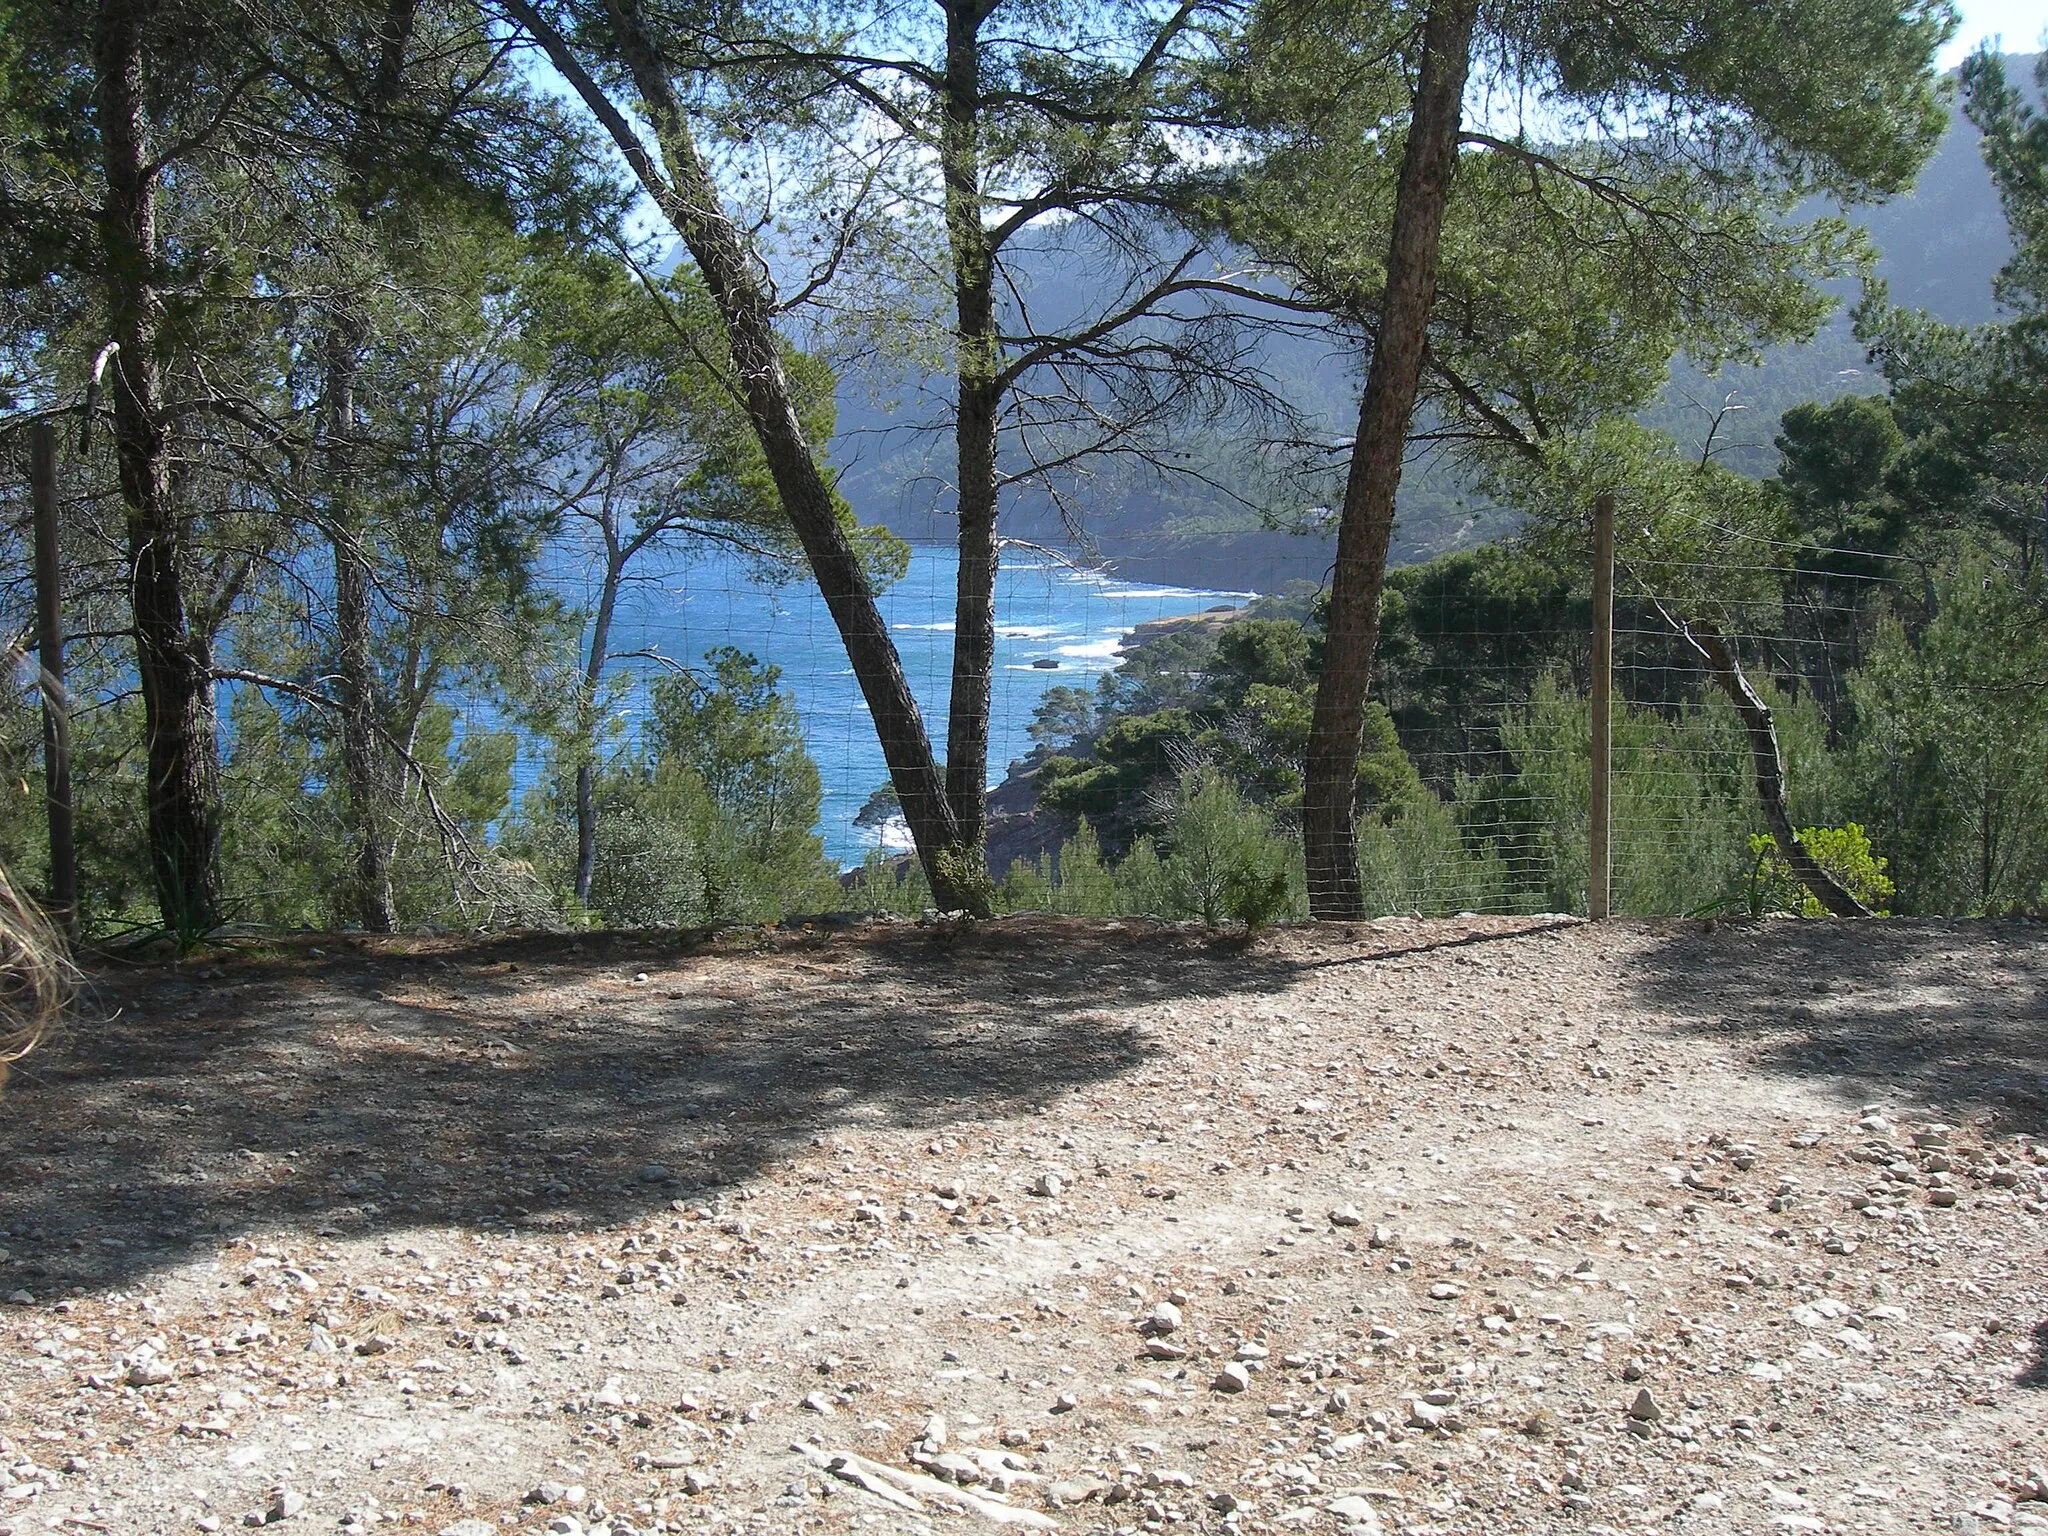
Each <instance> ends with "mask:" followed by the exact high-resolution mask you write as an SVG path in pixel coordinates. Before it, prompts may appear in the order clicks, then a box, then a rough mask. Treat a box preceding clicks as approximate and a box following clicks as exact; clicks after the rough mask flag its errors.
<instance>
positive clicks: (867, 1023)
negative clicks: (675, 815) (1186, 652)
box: [0, 920, 1295, 1297]
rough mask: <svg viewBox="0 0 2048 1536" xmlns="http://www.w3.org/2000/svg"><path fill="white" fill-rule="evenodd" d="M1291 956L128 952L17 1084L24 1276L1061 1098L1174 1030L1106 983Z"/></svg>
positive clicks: (27, 1284) (475, 1212)
mask: <svg viewBox="0 0 2048 1536" xmlns="http://www.w3.org/2000/svg"><path fill="white" fill-rule="evenodd" d="M323 951H324V952H323ZM408 951H410V952H408ZM1294 974H1295V968H1294V967H1293V966H1292V965H1291V964H1290V963H1288V962H1286V961H1284V960H1281V959H1279V958H1277V957H1274V956H1271V955H1265V956H1262V955H1259V954H1257V953H1255V952H1252V953H1248V952H1246V951H1245V950H1244V949H1243V948H1241V947H1234V946H1224V945H1217V944H1214V943H1209V942H1205V941H1204V940H1203V938H1202V937H1201V936H1200V935H1198V934H1190V933H1186V932H1182V931H1177V930H1175V929H1173V928H1171V927H1168V926H1165V925H1154V924H1145V923H1119V924H1102V923H1092V924H1085V925H1084V924H1077V923H1064V922H1060V921H1059V920H1045V921H1042V922H1037V923H1031V922H1024V923H1017V922H1011V923H1004V924H999V925H995V926H992V927H984V928H979V929H976V930H974V931H972V932H971V933H955V932H951V931H948V930H944V929H940V930H936V931H927V930H921V929H905V928H890V927H886V926H873V927H867V928H863V929H861V930H859V931H857V932H854V933H850V934H839V935H835V936H832V937H829V938H827V937H822V936H818V935H814V934H805V933H796V934H776V935H764V934H763V933H762V932H761V931H760V930H745V931H740V932H733V933H727V934H724V935H709V936H707V935H698V936H694V937H685V938H680V939H679V938H676V937H673V936H669V937H662V936H655V935H598V936H589V937H586V938H584V939H582V940H580V941H579V940H573V939H570V938H567V937H537V936H519V937H507V938H502V939H485V940H435V941H407V940H392V941H378V942H377V943H375V944H366V943H362V942H361V941H356V943H355V944H354V945H353V946H351V945H350V944H349V943H347V942H345V941H343V942H337V941H335V940H331V939H330V940H323V939H307V940H294V941H291V942H289V943H271V944H268V945H251V946H246V947H243V948H241V949H239V950H236V951H234V952H230V953H226V954H223V955H220V956H217V957H214V958H212V959H209V960H206V961H202V962H198V963H188V964H187V965H185V966H183V967H180V968H175V969H174V968H168V967H166V968H149V969H142V970H136V971H128V972H115V971H111V970H101V971H100V972H98V973H97V974H96V975H95V977H94V980H93V988H92V991H91V993H90V994H89V996H88V998H87V999H86V1000H85V1003H84V1006H83V1007H82V1008H81V1009H80V1010H79V1011H78V1013H77V1014H76V1016H75V1017H74V1018H73V1020H72V1022H71V1023H70V1025H69V1026H68V1027H67V1029H66V1030H64V1031H63V1032H62V1034H61V1035H60V1036H59V1037H58V1038H57V1039H55V1040H53V1041H52V1042H51V1044H50V1045H49V1047H48V1048H47V1049H45V1050H44V1051H43V1052H41V1053H39V1054H38V1055H37V1056H35V1057H32V1058H31V1059H30V1060H29V1061H28V1062H25V1063H23V1069H22V1070H21V1071H19V1072H18V1074H17V1076H16V1077H15V1078H14V1080H13V1082H12V1083H11V1085H10V1089H9V1093H8V1096H7V1098H6V1100H5V1101H4V1103H0V1252H5V1253H6V1254H7V1255H8V1257H7V1260H6V1262H4V1263H0V1295H4V1294H6V1293H8V1292H11V1291H13V1290H15V1289H16V1288H17V1287H21V1288H27V1289H29V1290H30V1291H31V1292H32V1293H33V1294H35V1295H37V1296H38V1297H44V1296H47V1295H48V1294H50V1293H53V1292H57V1291H62V1290H67V1289H73V1288H85V1287H105V1286H113V1285H120V1284H123V1283H126V1282H130V1281H132V1280H135V1279H137V1278H140V1277H143V1276H146V1275H148V1274H150V1273H152V1272H154V1271H157V1270H160V1269H162V1268H164V1267H166V1266H168V1265H170V1264H173V1263H176V1262H178V1261H179V1260H180V1259H181V1258H182V1257H183V1255H184V1253H185V1251H186V1250H187V1249H188V1248H189V1247H190V1246H191V1245H193V1244H196V1243H201V1242H205V1243H215V1242H218V1241H220V1240H221V1239H222V1238H223V1237H224V1236H230V1235H243V1234H260V1233H264V1232H270V1231H285V1230H291V1231H295V1232H298V1233H301V1234H319V1235H326V1236H334V1237H340V1236H358V1235H363V1234H374V1233H376V1232H378V1231H380V1230H386V1231H389V1230H398V1229H401V1228H405V1227H408V1226H413V1225H416V1224H437V1223H457V1224H467V1225H474V1226H482V1227H494V1228H504V1227H524V1228H528V1229H534V1228H539V1229H543V1230H544V1229H546V1228H549V1227H586V1226H603V1225H610V1224H615V1223H622V1222H627V1221H632V1220H636V1219H644V1218H645V1217H646V1215H647V1214H648V1213H650V1212H652V1211H654V1210H657V1209H665V1208H667V1207H668V1206H669V1204H670V1203H671V1202H674V1201H684V1202H696V1201H699V1200H709V1199H711V1198H713V1197H714V1196H715V1195H717V1194H719V1193H721V1192H725V1191H729V1190H731V1189H733V1188H734V1187H735V1186H738V1185H741V1184H744V1183H745V1181H747V1180H748V1179H749V1178H751V1177H753V1176H755V1175H756V1174H758V1173H759V1172H761V1171H762V1169H763V1168H764V1167H766V1166H767V1165H768V1164H770V1163H771V1162H772V1161H773V1160H775V1159H776V1158H778V1157H779V1156H782V1155H784V1154H786V1153H787V1152H788V1151H789V1150H790V1149H792V1148H793V1147H794V1146H796V1145H798V1144H800V1143H807V1142H809V1141H810V1140H811V1139H813V1138H816V1137H829V1136H830V1135H832V1134H833V1133H834V1132H836V1131H840V1130H847V1129H851V1128H855V1127H888V1126H899V1127H900V1126H921V1125H927V1124H938V1123H941V1122H958V1121H963V1120H974V1119H981V1118H996V1117H1002V1116H1007V1115H1011V1114H1015V1113H1020V1112H1028V1111H1030V1110H1032V1109H1034V1108H1038V1107H1043V1106H1048V1105H1050V1104H1051V1103H1052V1102H1053V1101H1054V1100H1056V1099H1057V1098H1058V1097H1059V1096H1060V1095H1062V1094H1065V1093H1068V1092H1070V1091H1074V1090H1079V1089H1086V1088H1089V1087H1092V1086H1098V1085H1102V1084H1105V1083H1107V1082H1110V1081H1112V1080H1114V1079H1116V1078H1118V1077H1119V1076H1120V1075H1123V1074H1126V1073H1130V1072H1132V1071H1134V1070H1136V1069H1139V1068H1141V1067H1143V1066H1145V1065H1146V1064H1147V1063H1148V1061H1149V1060H1150V1058H1151V1054H1152V1052H1153V1050H1154V1047H1153V1046H1152V1045H1150V1044H1149V1043H1148V1042H1147V1041H1146V1039H1145V1038H1144V1037H1143V1035H1142V1034H1141V1033H1140V1032H1139V1031H1137V1030H1136V1029H1134V1028H1132V1027H1131V1026H1130V1025H1129V1024H1127V1023H1125V1022H1122V1021H1119V1020H1117V1019H1115V1018H1113V1017H1111V1016H1109V1015H1107V1014H1105V1013H1102V1012H1099V1011H1098V1010H1099V1009H1102V1008H1105V1007H1117V1006H1128V1005H1131V1004H1133V1003H1136V1002H1143V1001H1146V1000H1153V999H1158V1000H1165V999H1173V998H1182V997H1193V996H1215V995H1216V994H1218V993H1222V992H1243V991H1246V990H1255V989H1260V988H1277V987H1281V986H1284V985H1286V984H1287V982H1288V981H1289V980H1291V979H1292V977H1293V975H1294ZM637 976H644V977H645V978H646V979H645V980H635V978H636V977H637Z"/></svg>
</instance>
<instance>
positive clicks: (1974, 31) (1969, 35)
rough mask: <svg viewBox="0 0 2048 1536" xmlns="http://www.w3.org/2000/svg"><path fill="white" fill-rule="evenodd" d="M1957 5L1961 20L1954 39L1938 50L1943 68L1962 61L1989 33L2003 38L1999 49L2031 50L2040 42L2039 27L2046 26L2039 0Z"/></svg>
mask: <svg viewBox="0 0 2048 1536" xmlns="http://www.w3.org/2000/svg"><path fill="white" fill-rule="evenodd" d="M1957 8H1958V9H1959V10H1961V11H1962V13H1963V24H1962V26H1961V27H1960V28H1958V29H1957V31H1956V35H1955V41H1954V42H1952V43H1950V44H1949V45H1948V47H1947V48H1945V49H1943V50H1942V54H1941V67H1942V68H1943V69H1948V68H1950V67H1952V66H1953V65H1957V64H1960V63H1962V61H1963V60H1964V59H1966V58H1967V57H1969V55H1970V54H1971V53H1972V52H1973V51H1974V50H1975V49H1976V47H1977V45H1978V44H1979V43H1981V42H1982V41H1983V40H1984V39H1985V38H1987V37H1989V36H1991V35H1992V34H1993V33H1997V34H1999V35H2000V36H2001V37H2002V38H2003V39H2004V42H2003V45H2002V51H2003V52H2005V53H2032V52H2034V50H2035V49H2036V48H2038V47H2039V46H2040V44H2041V33H2042V30H2043V28H2044V27H2048V14H2044V13H2043V10H2042V6H2041V0H1961V3H1960V5H1959V6H1958V7H1957Z"/></svg>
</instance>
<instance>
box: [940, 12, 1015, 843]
mask: <svg viewBox="0 0 2048 1536" xmlns="http://www.w3.org/2000/svg"><path fill="white" fill-rule="evenodd" d="M986 16H987V10H986V8H985V7H984V5H983V4H982V0H948V4H947V6H946V99H945V114H946V115H945V125H944V129H943V134H944V137H943V140H942V143H941V146H940V159H941V166H940V170H941V174H942V176H943V178H944V182H945V204H946V238H947V242H948V244H949V245H950V247H951V250H952V257H953V293H954V303H955V306H956V327H957V328H956V332H955V336H954V348H955V362H954V368H955V375H956V381H957V385H958V392H959V393H958V407H957V416H956V420H955V422H954V433H955V447H956V450H957V466H958V468H957V476H958V485H957V490H956V501H957V506H958V512H959V518H960V531H959V545H960V564H959V572H958V575H957V577H956V580H955V587H954V605H953V686H952V695H951V702H950V706H949V708H948V711H947V719H946V798H947V801H948V802H949V803H950V804H951V806H952V808H953V819H954V821H955V822H956V823H957V824H958V826H959V838H960V844H961V846H962V847H963V848H964V849H967V850H969V851H970V852H971V854H972V856H973V857H974V858H976V859H977V860H979V861H980V862H981V864H982V865H983V867H984V868H985V867H986V862H987V861H986V851H985V850H986V838H987V824H988V737H989V704H990V695H991V691H992V688H993V684H994V678H995V655H996V598H995V585H996V567H997V563H998V557H997V545H996V433H997V423H998V420H999V417H1000V413H1001V410H1002V395H1003V390H1002V385H1001V383H1000V382H999V379H998V367H997V352H998V348H999V343H998V341H997V336H996V313H995V253H994V250H993V249H992V248H991V242H990V237H989V233H988V230H987V227H986V226H985V225H984V223H983V222H982V199H981V173H982V168H981V39H980V30H981V24H982V22H983V20H984V19H986Z"/></svg>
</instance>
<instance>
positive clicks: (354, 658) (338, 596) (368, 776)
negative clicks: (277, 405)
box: [325, 318, 397, 933]
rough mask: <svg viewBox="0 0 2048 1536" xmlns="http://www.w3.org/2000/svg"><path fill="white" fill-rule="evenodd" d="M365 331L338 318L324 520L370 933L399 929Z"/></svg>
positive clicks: (354, 902) (359, 896)
mask: <svg viewBox="0 0 2048 1536" xmlns="http://www.w3.org/2000/svg"><path fill="white" fill-rule="evenodd" d="M362 342H363V337H362V331H361V327H360V326H357V325H353V324H351V323H350V322H349V321H348V320H347V319H346V318H337V319H336V320H335V322H334V326H333V330H332V331H331V332H330V335H329V355H328V367H327V381H326V393H327V411H326V415H327V420H326V424H325V431H326V435H327V454H326V460H327V462H326V472H327V480H328V484H327V517H328V524H329V526H328V542H329V546H330V548H331V549H332V550H333V552H334V642H335V644H334V648H335V672H336V688H335V695H336V700H337V702H338V703H339V704H340V705H341V777H342V788H343V790H344V792H345V793H346V795H347V801H348V819H349V827H348V841H349V845H350V846H349V871H350V889H349V891H348V893H347V904H348V907H349V909H350V910H351V911H352V912H353V914H354V916H355V920H356V921H357V922H358V923H360V924H361V925H362V926H363V927H364V928H366V929H368V930H369V931H370V932H372V933H389V932H391V931H392V929H393V928H395V927H396V926H397V915H396V913H395V912H394V911H393V908H392V901H391V860H390V848H391V843H390V840H389V838H388V837H387V836H386V827H385V821H386V818H387V817H388V815H389V814H390V809H391V800H392V794H391V777H390V775H389V774H388V773H387V772H386V771H385V762H384V743H383V738H382V737H381V735H380V734H379V732H378V730H377V673H376V665H375V659H374V655H373V652H372V635H371V613H370V590H371V581H372V578H371V572H370V556H369V549H368V538H369V530H368V529H367V527H366V526H365V524H364V520H363V518H362V516H361V514H360V511H359V509H358V508H357V506H356V501H355V495H354V479H353V477H354V474H355V453H354V446H355V444H354V423H355V381H356V374H357V369H358V358H359V356H360V352H361V347H362Z"/></svg>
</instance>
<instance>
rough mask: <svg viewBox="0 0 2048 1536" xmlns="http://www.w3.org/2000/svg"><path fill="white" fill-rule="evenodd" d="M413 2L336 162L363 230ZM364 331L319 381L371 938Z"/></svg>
mask: <svg viewBox="0 0 2048 1536" xmlns="http://www.w3.org/2000/svg"><path fill="white" fill-rule="evenodd" d="M418 9H419V0H388V3H387V5H386V6H385V11H384V18H383V23H382V25H381V27H380V28H379V31H378V38H377V65H376V69H375V70H374V72H373V73H372V75H371V78H370V92H369V96H368V99H367V100H365V101H364V102H363V103H362V104H361V106H360V109H359V111H358V115H357V117H356V120H355V122H354V124H353V126H352V128H351V130H350V135H349V142H348V145H347V148H346V150H345V151H344V153H343V157H342V158H343V164H344V166H345V167H346V169H347V173H348V176H349V180H350V183H351V185H350V188H349V196H350V200H351V201H352V202H353V203H354V205H355V211H356V214H357V216H358V217H359V218H362V219H364V220H365V221H368V220H369V219H370V217H371V215H372V210H373V207H374V204H375V200H376V199H375V193H374V190H373V188H372V185H371V178H372V175H373V173H374V171H375V168H376V164H377V161H378V158H379V151H380V148H381V146H382V143H383V136H384V121H385V119H386V117H387V116H388V114H389V113H390V112H391V110H392V108H393V107H395V106H396V105H397V104H398V99H399V96H400V93H401V92H402V91H403V89H404V84H405V52H406V48H407V46H408V44H409V43H410V42H411V40H412V29H413V22H414V19H415V17H416V15H417V14H418ZM368 341H369V327H368V325H367V323H366V322H365V321H364V319H363V317H362V316H361V315H359V314H356V313H354V312H353V311H352V310H350V309H349V307H348V301H347V300H346V299H343V300H342V301H341V302H340V304H339V305H338V306H337V308H336V310H335V312H334V313H333V314H332V315H331V316H330V317H329V321H328V333H327V377H326V380H325V394H326V420H325V422H324V423H323V426H324V431H325V434H326V441H327V452H326V459H325V470H326V474H327V488H326V489H327V517H328V540H329V544H330V546H331V547H332V549H333V552H334V639H335V669H336V671H337V673H338V674H339V676H338V683H339V686H338V687H337V689H336V693H337V694H338V696H339V698H340V702H341V774H342V787H343V789H344V790H345V792H346V794H347V798H348V817H349V827H348V840H349V845H350V847H349V867H350V885H351V889H350V890H349V892H348V896H347V902H348V906H349V908H350V910H351V911H352V912H353V914H354V916H355V919H356V921H357V922H358V923H360V924H361V925H362V926H363V927H364V928H366V929H368V930H369V931H370V932H372V933H389V932H391V931H392V929H394V928H396V927H397V926H398V918H397V913H396V911H395V910H394V908H393V905H392V899H391V852H392V847H393V842H394V839H393V838H392V836H391V828H390V826H389V823H390V821H391V818H392V813H393V811H394V810H395V808H396V807H395V802H396V799H397V794H396V789H395V786H394V783H393V774H392V772H391V764H390V760H389V754H388V753H387V752H386V751H385V747H384V740H383V736H382V734H381V733H380V731H379V730H378V721H377V713H378V710H377V672H376V663H375V654H374V650H373V647H372V615H371V589H372V587H373V585H374V579H373V576H372V571H371V564H370V558H371V557H370V548H371V546H370V534H369V528H368V526H367V523H366V520H365V519H364V518H363V516H362V513H361V507H360V504H359V500H358V497H357V495H356V477H357V474H358V472H359V469H360V466H359V465H358V463H357V460H356V452H355V447H356V441H355V428H356V410H355V392H356V379H357V377H358V375H359V374H360V372H361V369H362V354H363V348H364V346H365V345H366V344H367V343H368Z"/></svg>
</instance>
